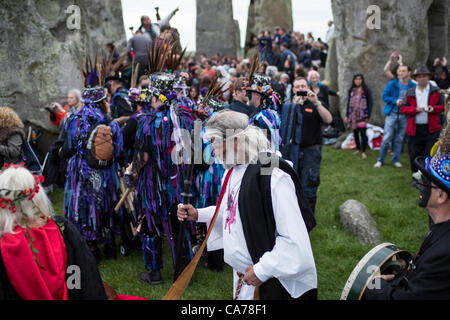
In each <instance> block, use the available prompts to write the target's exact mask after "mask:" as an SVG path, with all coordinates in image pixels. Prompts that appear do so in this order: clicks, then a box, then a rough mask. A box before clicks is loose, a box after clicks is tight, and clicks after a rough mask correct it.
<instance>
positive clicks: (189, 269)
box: [163, 169, 233, 300]
mask: <svg viewBox="0 0 450 320" xmlns="http://www.w3.org/2000/svg"><path fill="white" fill-rule="evenodd" d="M232 172H233V169H231V170H229V171H228V173H227V175H226V177H225V180H224V182H223V185H222V187H221V188H222V189H221V191H220V195H219V200H218V201H217V205H216V211H215V212H214V216H213V218H212V220H211V224H210V225H209V228H208V232H207V233H206V236H205V240H203V242H202V244H201V246H200V248H199V249H198V251H197V253H196V254H195V256H194V257H193V258H192V260H191V262H189V264H188V265H187V266H186V268H185V269H184V270H183V272H182V273H181V274H180V276H179V277H178V278H177V280H176V281H175V282H174V283H173V284H172V286H171V287H170V289H169V291H167V293H166V295H165V296H164V297H163V300H178V299H180V297H181V295H182V294H183V292H184V291H185V290H186V288H187V286H188V284H189V281H190V280H191V278H192V275H193V274H194V271H195V268H196V267H197V264H198V261H199V260H200V258H201V256H202V253H203V250H205V247H206V242H207V241H208V238H209V235H210V234H211V231H212V228H213V226H214V224H215V222H216V219H217V213H218V212H219V209H220V205H221V203H222V199H223V196H224V195H225V190H226V188H227V184H228V180H230V175H231V173H232Z"/></svg>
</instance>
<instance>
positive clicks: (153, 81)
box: [148, 72, 177, 102]
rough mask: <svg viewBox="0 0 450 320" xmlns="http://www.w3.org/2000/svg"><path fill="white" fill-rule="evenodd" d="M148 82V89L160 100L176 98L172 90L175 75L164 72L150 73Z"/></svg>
mask: <svg viewBox="0 0 450 320" xmlns="http://www.w3.org/2000/svg"><path fill="white" fill-rule="evenodd" d="M149 78H150V84H149V86H148V90H149V93H150V94H153V95H154V96H155V97H157V98H158V99H159V100H160V101H161V102H166V101H169V102H170V101H172V100H174V99H176V98H177V94H176V92H174V91H173V85H174V83H175V75H174V74H171V73H166V72H156V73H153V74H151V75H150V77H149Z"/></svg>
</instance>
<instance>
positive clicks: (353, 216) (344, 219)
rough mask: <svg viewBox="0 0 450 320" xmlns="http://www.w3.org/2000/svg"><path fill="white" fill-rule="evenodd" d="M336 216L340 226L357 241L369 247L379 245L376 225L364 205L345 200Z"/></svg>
mask: <svg viewBox="0 0 450 320" xmlns="http://www.w3.org/2000/svg"><path fill="white" fill-rule="evenodd" d="M338 215H339V220H340V222H341V224H342V226H343V227H344V228H345V229H346V230H348V231H350V232H351V233H352V234H353V235H355V236H356V237H357V238H358V240H359V241H361V242H363V243H365V244H370V245H377V244H378V243H380V234H379V232H378V230H377V224H376V223H375V221H374V220H373V219H372V216H371V215H370V212H369V210H367V208H366V206H365V205H364V204H362V203H361V202H358V201H356V200H347V201H345V202H344V203H343V204H342V205H341V206H340V207H339V212H338Z"/></svg>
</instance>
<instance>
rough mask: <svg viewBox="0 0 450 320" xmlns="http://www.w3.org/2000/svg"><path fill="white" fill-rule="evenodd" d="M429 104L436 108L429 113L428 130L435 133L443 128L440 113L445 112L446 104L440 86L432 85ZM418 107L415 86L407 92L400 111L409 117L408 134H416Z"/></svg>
mask: <svg viewBox="0 0 450 320" xmlns="http://www.w3.org/2000/svg"><path fill="white" fill-rule="evenodd" d="M428 105H429V106H432V107H433V109H434V110H433V112H430V113H428V132H429V133H434V132H437V131H440V130H441V129H442V127H441V121H440V119H439V114H441V113H442V112H444V110H445V105H444V96H442V95H441V93H440V92H439V88H437V87H435V86H433V85H430V93H429V96H428ZM416 108H417V99H416V87H414V88H411V89H409V90H408V91H407V92H406V99H404V100H403V104H402V105H401V106H400V111H401V112H402V113H403V114H404V115H405V116H407V117H408V125H407V126H406V134H407V135H408V136H415V135H416V120H415V116H416V114H417V111H416Z"/></svg>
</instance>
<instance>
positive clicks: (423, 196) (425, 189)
mask: <svg viewBox="0 0 450 320" xmlns="http://www.w3.org/2000/svg"><path fill="white" fill-rule="evenodd" d="M416 187H417V189H418V190H419V192H420V198H419V206H420V207H422V208H426V206H427V204H428V201H429V200H430V196H431V181H430V180H428V179H427V178H426V177H425V176H423V175H422V177H421V179H420V181H418V182H417V185H416Z"/></svg>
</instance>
